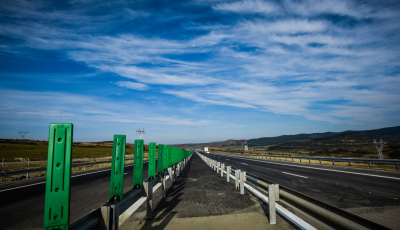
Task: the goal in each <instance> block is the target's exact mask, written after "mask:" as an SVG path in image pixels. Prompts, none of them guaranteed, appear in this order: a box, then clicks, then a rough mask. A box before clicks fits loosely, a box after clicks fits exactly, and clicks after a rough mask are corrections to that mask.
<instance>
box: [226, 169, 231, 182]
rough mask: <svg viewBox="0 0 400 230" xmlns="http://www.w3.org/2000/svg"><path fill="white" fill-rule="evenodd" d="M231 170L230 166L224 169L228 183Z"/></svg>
mask: <svg viewBox="0 0 400 230" xmlns="http://www.w3.org/2000/svg"><path fill="white" fill-rule="evenodd" d="M231 168H232V166H227V167H226V182H229V181H230V179H231V177H230V175H231Z"/></svg>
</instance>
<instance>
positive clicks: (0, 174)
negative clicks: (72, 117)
mask: <svg viewBox="0 0 400 230" xmlns="http://www.w3.org/2000/svg"><path fill="white" fill-rule="evenodd" d="M132 160H133V159H125V162H127V161H132ZM111 162H112V160H111V161H98V162H91V163H79V164H73V165H71V167H75V168H76V167H80V166H84V167H85V168H84V170H86V166H94V165H101V164H109V163H111ZM46 170H47V167H41V168H34V169H24V170H15V171H2V172H0V182H3V177H4V176H14V175H20V174H26V177H27V178H28V177H29V173H35V172H44V171H46Z"/></svg>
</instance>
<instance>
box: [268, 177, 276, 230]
mask: <svg viewBox="0 0 400 230" xmlns="http://www.w3.org/2000/svg"><path fill="white" fill-rule="evenodd" d="M268 209H269V210H268V211H269V213H268V215H269V223H270V224H276V208H275V185H274V184H269V185H268Z"/></svg>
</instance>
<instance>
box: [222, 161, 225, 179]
mask: <svg viewBox="0 0 400 230" xmlns="http://www.w3.org/2000/svg"><path fill="white" fill-rule="evenodd" d="M224 169H225V164H221V177H224Z"/></svg>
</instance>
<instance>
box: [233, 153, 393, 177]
mask: <svg viewBox="0 0 400 230" xmlns="http://www.w3.org/2000/svg"><path fill="white" fill-rule="evenodd" d="M234 158H240V157H234ZM240 159H242V158H240ZM245 160H249V161H257V162H262V163H266V164H276V165H284V166H289V167H298V168H307V169H315V170H322V171H330V172H340V173H348V174H355V175H362V176H371V177H380V178H386V179H394V180H400V178H397V177H389V176H379V175H372V174H365V173H356V172H346V171H340V170H334V169H323V168H313V167H307V166H300V165H289V164H281V163H276V162H267V161H260V160H252V159H245Z"/></svg>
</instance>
